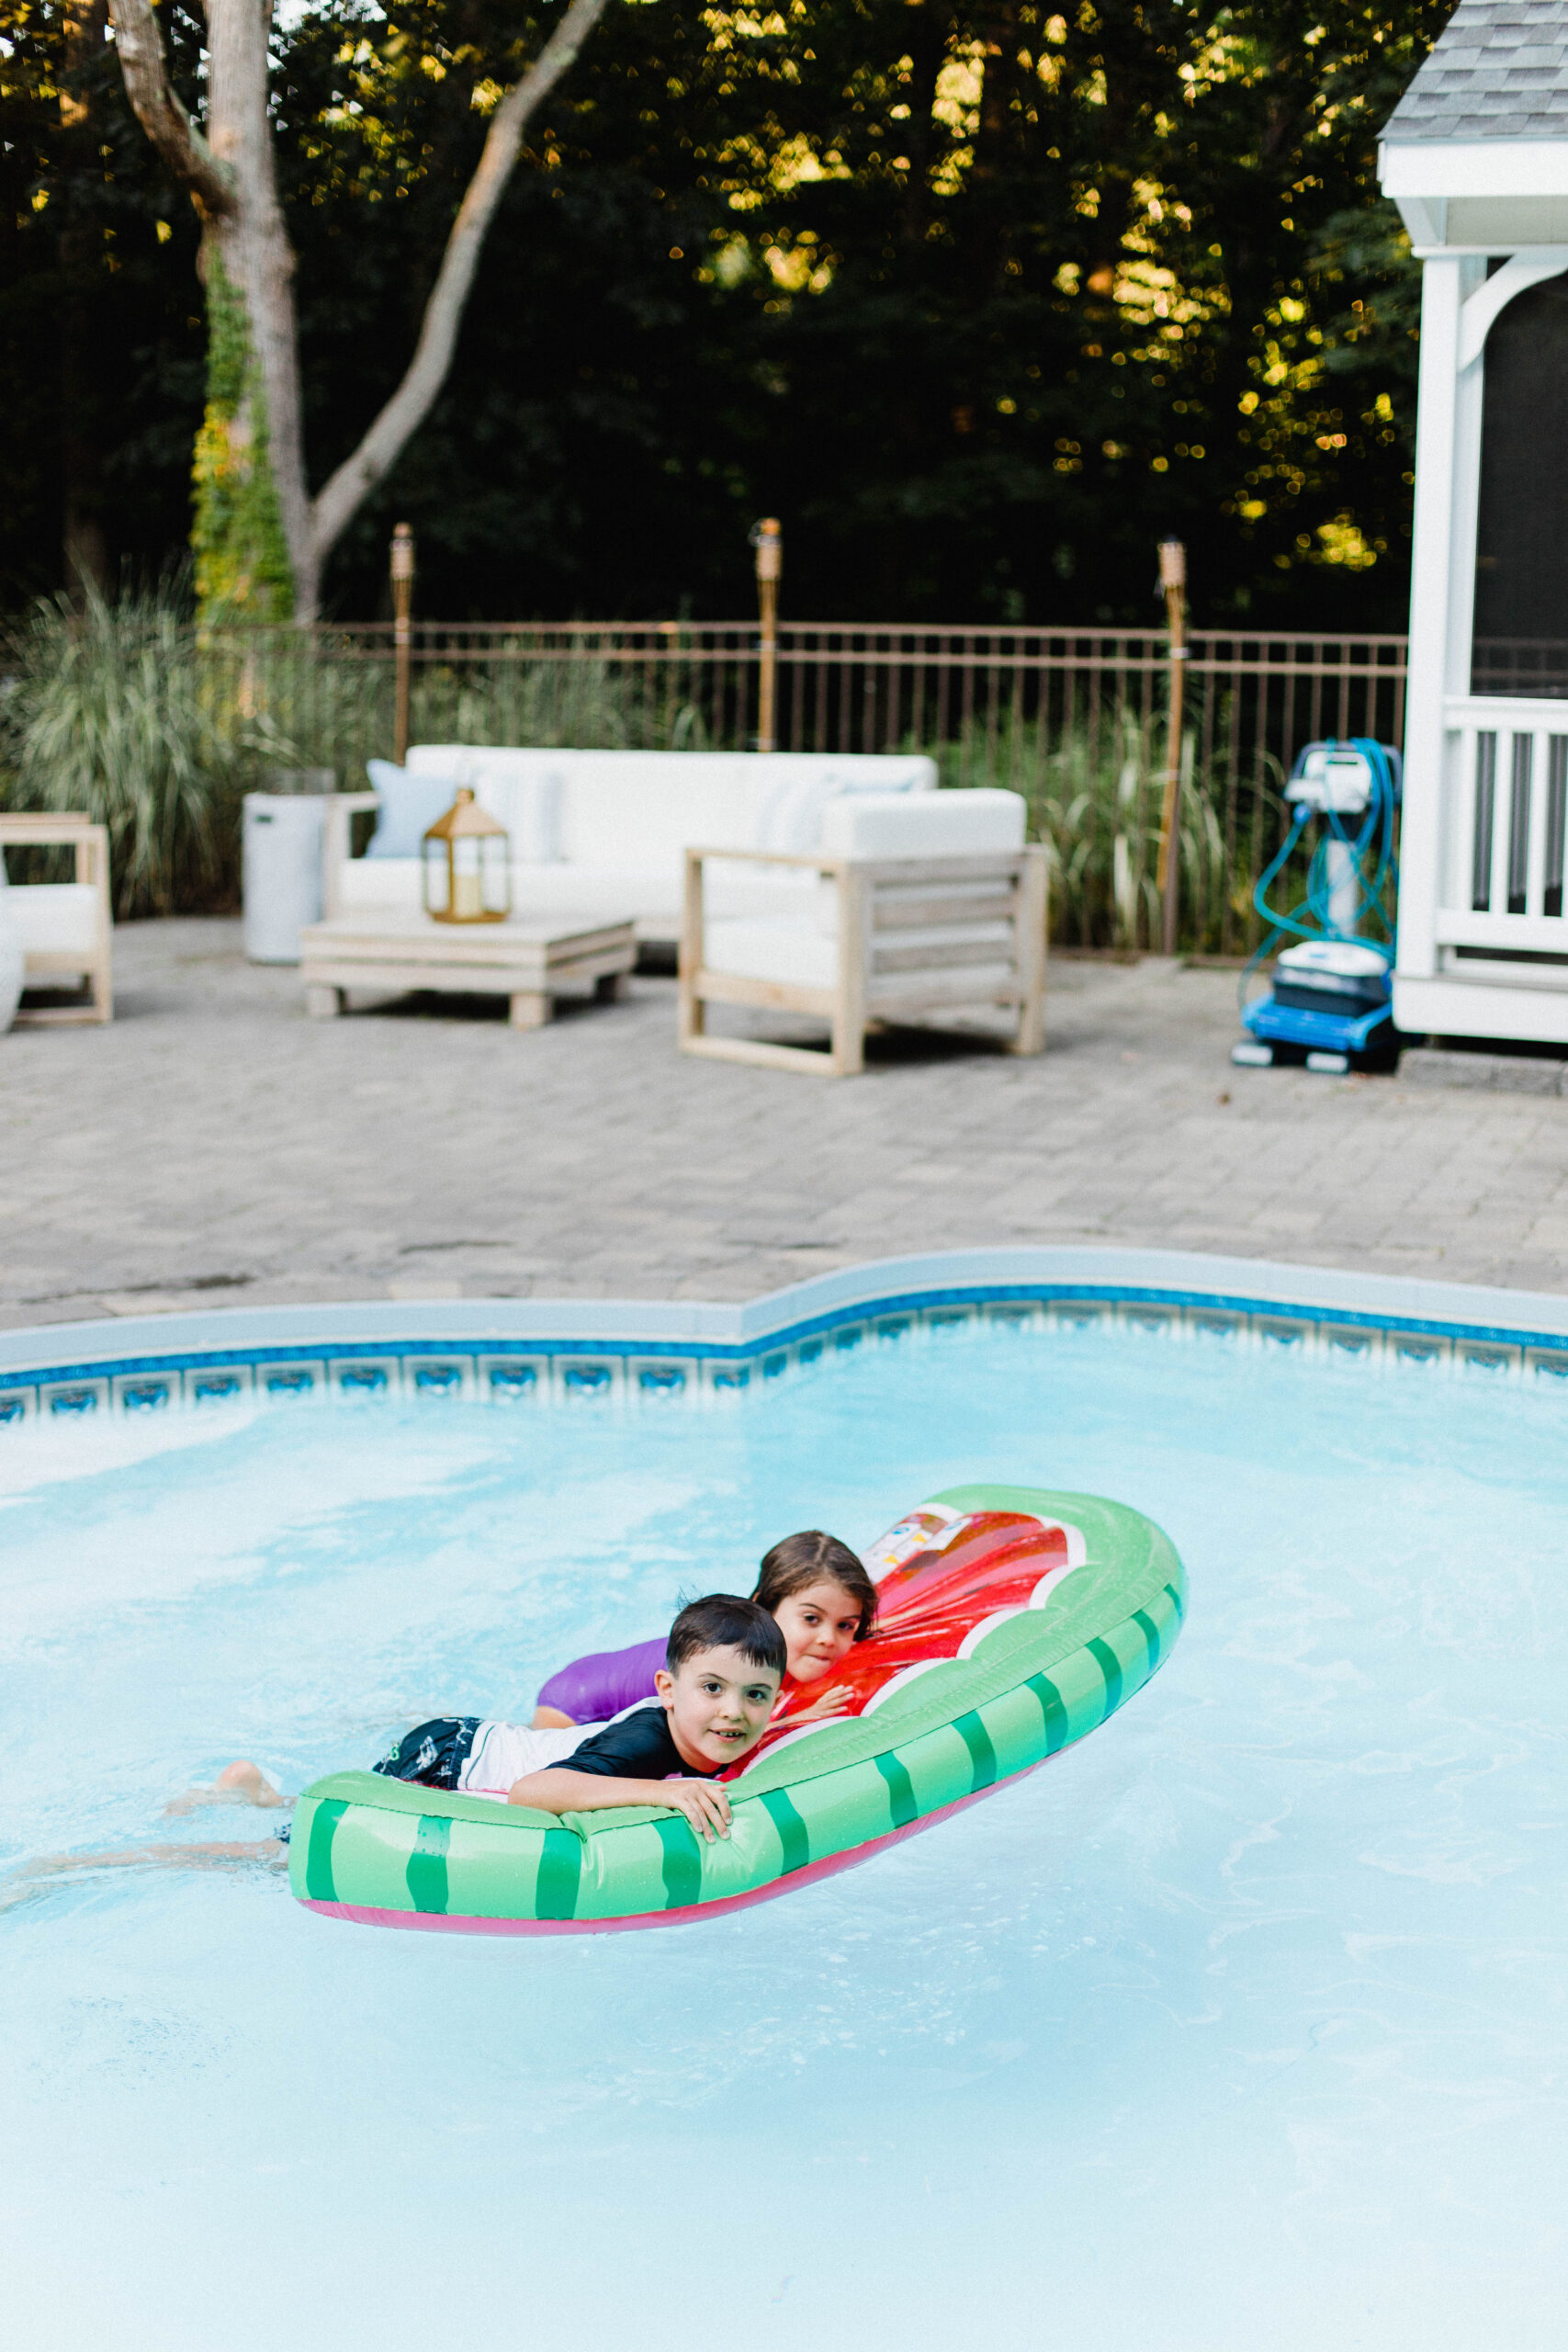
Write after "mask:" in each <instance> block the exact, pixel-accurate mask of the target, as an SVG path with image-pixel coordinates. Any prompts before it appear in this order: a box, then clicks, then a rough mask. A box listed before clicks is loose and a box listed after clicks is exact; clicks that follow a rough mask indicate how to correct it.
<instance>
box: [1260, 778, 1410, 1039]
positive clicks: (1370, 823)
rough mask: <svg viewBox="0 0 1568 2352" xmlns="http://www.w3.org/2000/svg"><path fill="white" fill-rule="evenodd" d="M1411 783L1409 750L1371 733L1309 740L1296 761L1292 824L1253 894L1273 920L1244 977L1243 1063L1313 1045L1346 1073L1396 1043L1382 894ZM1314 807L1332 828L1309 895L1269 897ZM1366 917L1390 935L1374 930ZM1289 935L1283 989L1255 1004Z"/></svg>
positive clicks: (1392, 870)
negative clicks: (1250, 994) (1256, 985)
mask: <svg viewBox="0 0 1568 2352" xmlns="http://www.w3.org/2000/svg"><path fill="white" fill-rule="evenodd" d="M1401 782H1402V775H1401V765H1400V757H1399V753H1398V752H1397V751H1395V750H1394V748H1393V745H1392V744H1390V743H1375V742H1373V741H1372V740H1371V737H1370V736H1367V735H1355V736H1352V737H1350V739H1349V740H1348V741H1338V742H1336V741H1329V742H1322V743H1309V744H1308V745H1307V746H1306V749H1305V750H1304V751H1303V752H1302V754H1301V756H1300V757H1299V759H1298V760H1297V762H1296V763H1295V766H1294V767H1293V768H1292V771H1291V780H1290V782H1289V784H1288V785H1287V786H1286V787H1285V797H1286V799H1287V801H1289V802H1290V804H1291V807H1292V818H1291V826H1290V831H1289V832H1288V833H1287V834H1286V836H1285V841H1284V844H1283V846H1282V848H1281V849H1280V854H1279V855H1278V857H1276V858H1275V859H1274V861H1273V863H1272V864H1271V865H1269V868H1268V869H1267V871H1266V872H1265V873H1264V875H1263V876H1262V878H1261V879H1260V880H1259V882H1258V888H1257V889H1256V890H1255V891H1254V893H1253V904H1254V905H1255V906H1256V907H1257V909H1258V913H1259V914H1260V915H1261V916H1262V917H1263V919H1264V921H1265V922H1267V923H1268V924H1269V926H1270V929H1269V934H1268V936H1267V938H1266V939H1265V940H1264V942H1263V944H1262V945H1261V947H1259V949H1258V953H1257V955H1256V956H1253V958H1252V960H1251V962H1250V963H1249V964H1248V965H1247V969H1246V970H1245V972H1243V974H1242V976H1241V989H1240V1002H1241V1020H1242V1026H1243V1028H1245V1029H1246V1030H1247V1032H1248V1033H1249V1034H1248V1035H1247V1039H1246V1040H1245V1042H1244V1043H1242V1044H1241V1045H1238V1046H1233V1047H1232V1049H1231V1059H1232V1061H1233V1062H1238V1063H1241V1064H1242V1065H1243V1066H1250V1067H1252V1068H1254V1069H1267V1067H1268V1066H1269V1063H1270V1062H1273V1061H1275V1060H1277V1059H1280V1058H1286V1059H1290V1060H1294V1059H1296V1058H1297V1057H1298V1056H1299V1055H1301V1054H1302V1053H1303V1052H1304V1054H1305V1057H1306V1065H1307V1068H1308V1069H1319V1070H1331V1071H1345V1070H1348V1069H1349V1068H1350V1065H1351V1062H1352V1060H1353V1059H1361V1060H1368V1059H1375V1058H1378V1057H1382V1056H1383V1055H1386V1054H1388V1053H1389V1052H1391V1051H1392V1049H1393V1044H1394V1031H1393V954H1394V940H1393V927H1392V925H1391V924H1390V922H1389V920H1388V917H1387V915H1386V913H1385V912H1384V910H1383V894H1384V891H1385V890H1386V889H1387V888H1389V887H1390V885H1391V884H1397V882H1398V878H1399V866H1398V862H1397V860H1396V858H1395V856H1394V852H1393V812H1394V810H1395V809H1396V808H1397V807H1398V805H1399V796H1400V788H1401ZM1314 817H1316V818H1321V819H1322V820H1323V821H1324V832H1323V838H1322V839H1321V841H1320V842H1318V844H1317V847H1316V849H1315V850H1314V852H1313V858H1312V864H1311V865H1310V866H1309V868H1308V870H1307V890H1306V897H1305V898H1304V899H1302V900H1301V901H1300V903H1299V904H1298V905H1296V906H1294V907H1292V908H1291V909H1290V910H1289V911H1288V912H1283V911H1281V910H1280V909H1279V908H1277V907H1272V906H1270V905H1269V889H1270V888H1271V887H1272V885H1273V884H1274V882H1275V881H1276V880H1277V879H1278V877H1279V876H1280V873H1281V872H1282V871H1283V869H1284V867H1285V865H1286V864H1287V863H1288V861H1289V859H1290V857H1291V854H1292V851H1293V850H1294V849H1295V848H1296V847H1297V845H1298V844H1299V842H1300V841H1301V838H1302V835H1303V832H1304V831H1305V829H1306V827H1307V825H1308V824H1309V823H1310V822H1311V820H1313V819H1314ZM1363 922H1366V923H1368V924H1370V925H1371V927H1372V929H1373V931H1374V932H1375V933H1382V936H1381V937H1378V936H1372V937H1368V936H1366V935H1365V934H1364V933H1363V932H1362V930H1361V925H1362V924H1363ZM1286 933H1294V934H1295V939H1296V944H1294V945H1293V946H1290V947H1286V948H1284V949H1282V950H1281V951H1280V957H1279V960H1278V962H1277V963H1276V965H1275V967H1274V984H1273V986H1272V988H1270V989H1267V990H1266V991H1265V992H1264V994H1262V995H1261V996H1257V997H1254V998H1253V999H1252V1000H1251V1001H1250V1002H1249V1001H1248V999H1247V987H1248V984H1249V982H1250V981H1251V978H1252V976H1253V974H1254V973H1255V972H1256V971H1257V969H1258V966H1259V965H1260V964H1261V963H1263V962H1264V960H1265V959H1266V957H1268V956H1271V955H1272V954H1273V952H1274V949H1275V947H1276V946H1277V945H1278V944H1279V942H1280V940H1281V939H1283V938H1284V937H1285V935H1286ZM1281 1046H1283V1047H1284V1048H1285V1054H1284V1056H1283V1057H1281V1056H1280V1052H1279V1048H1280V1047H1281Z"/></svg>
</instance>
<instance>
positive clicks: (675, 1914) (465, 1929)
mask: <svg viewBox="0 0 1568 2352" xmlns="http://www.w3.org/2000/svg"><path fill="white" fill-rule="evenodd" d="M1040 1760H1041V1763H1047V1762H1049V1760H1050V1759H1049V1758H1047V1757H1042V1758H1041V1759H1040ZM1038 1770H1040V1765H1039V1764H1026V1765H1025V1766H1024V1768H1023V1770H1022V1771H1021V1772H1010V1773H1009V1774H1008V1777H1007V1779H1006V1780H1005V1781H993V1783H992V1785H991V1787H990V1788H988V1789H976V1790H975V1791H974V1792H972V1793H971V1794H970V1795H969V1796H966V1797H954V1799H953V1803H952V1804H942V1805H938V1807H937V1809H936V1811H935V1812H934V1813H928V1814H925V1815H922V1816H921V1818H920V1819H919V1821H907V1822H906V1823H905V1824H904V1826H903V1827H902V1828H901V1829H889V1830H886V1831H885V1832H884V1834H883V1835H882V1836H881V1837H880V1838H869V1839H868V1840H867V1841H866V1843H865V1844H864V1845H863V1846H856V1847H855V1848H854V1849H852V1851H851V1852H850V1853H847V1854H829V1855H828V1856H827V1857H826V1859H825V1860H822V1861H820V1862H807V1865H806V1867H805V1869H804V1870H799V1871H789V1872H788V1873H787V1875H786V1876H785V1877H784V1878H776V1879H774V1881H773V1884H772V1885H771V1886H754V1887H751V1888H750V1889H749V1890H748V1891H747V1893H746V1894H721V1895H720V1896H719V1897H718V1898H717V1900H716V1902H713V1903H687V1904H684V1905H682V1907H681V1909H680V1910H678V1911H638V1912H636V1913H635V1914H634V1915H633V1916H632V1917H630V1918H626V1919H474V1918H449V1917H447V1916H446V1913H444V1912H437V1911H384V1910H381V1909H379V1908H378V1907H377V1906H376V1905H373V1904H367V1903H322V1902H320V1901H318V1900H317V1899H316V1898H315V1897H314V1896H311V1895H309V1894H303V1895H301V1896H300V1897H299V1900H300V1902H301V1903H302V1904H303V1905H304V1906H305V1908H306V1910H307V1911H321V1912H323V1913H324V1914H325V1915H326V1917H328V1918H329V1919H352V1920H354V1921H355V1923H356V1925H358V1926H359V1927H361V1928H426V1929H430V1930H433V1931H434V1933H435V1934H437V1935H447V1936H613V1935H618V1934H619V1933H620V1932H621V1931H622V1929H624V1928H686V1927H690V1926H691V1925H692V1924H693V1923H694V1921H696V1920H701V1919H716V1918H718V1917H720V1916H721V1914H723V1913H724V1912H727V1911H749V1910H750V1907H751V1905H752V1904H754V1903H771V1902H772V1901H773V1897H774V1896H775V1895H777V1894H791V1893H792V1892H793V1891H794V1889H795V1887H797V1886H805V1885H807V1884H808V1883H810V1882H811V1881H812V1880H813V1879H819V1878H833V1877H835V1876H836V1875H837V1873H838V1872H839V1871H851V1870H853V1869H854V1867H855V1865H856V1864H857V1863H858V1862H868V1861H869V1860H871V1858H872V1856H873V1854H880V1853H881V1852H882V1851H883V1849H884V1848H885V1847H888V1846H898V1845H902V1843H903V1841H904V1839H905V1838H914V1837H917V1836H918V1835H919V1832H920V1831H921V1830H922V1829H930V1828H931V1827H933V1826H934V1825H935V1824H936V1823H937V1822H939V1821H945V1820H947V1818H948V1816H949V1815H951V1814H954V1813H962V1812H963V1811H964V1808H965V1806H967V1805H972V1804H979V1803H980V1800H981V1799H982V1797H988V1796H994V1795H995V1794H996V1792H997V1790H998V1789H999V1788H1010V1787H1011V1786H1012V1785H1013V1783H1014V1782H1015V1781H1021V1780H1023V1779H1024V1778H1025V1777H1026V1776H1027V1774H1029V1773H1031V1772H1037V1771H1038Z"/></svg>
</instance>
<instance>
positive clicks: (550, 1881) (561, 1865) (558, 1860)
mask: <svg viewBox="0 0 1568 2352" xmlns="http://www.w3.org/2000/svg"><path fill="white" fill-rule="evenodd" d="M581 1876H582V1840H581V1838H580V1837H579V1836H578V1835H577V1832H576V1831H575V1830H574V1829H547V1830H546V1832H545V1840H544V1850H543V1851H542V1853H541V1854H540V1856H539V1876H538V1881H537V1883H536V1886H535V1889H534V1917H536V1919H572V1918H575V1917H576V1916H577V1888H578V1883H579V1881H580V1880H581Z"/></svg>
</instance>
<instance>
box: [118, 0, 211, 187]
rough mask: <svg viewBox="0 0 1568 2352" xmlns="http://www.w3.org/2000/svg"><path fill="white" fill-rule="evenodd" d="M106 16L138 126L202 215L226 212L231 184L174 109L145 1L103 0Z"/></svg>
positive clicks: (177, 105)
mask: <svg viewBox="0 0 1568 2352" xmlns="http://www.w3.org/2000/svg"><path fill="white" fill-rule="evenodd" d="M109 17H110V19H111V21H112V23H113V25H114V38H115V47H116V49H117V50H118V52H119V70H120V72H121V74H123V75H124V77H125V89H126V96H128V97H129V98H130V103H131V106H132V107H133V108H134V110H135V114H136V119H137V120H138V122H140V124H141V128H142V130H144V131H145V132H146V133H147V136H148V138H149V139H150V140H151V141H152V144H153V146H154V147H156V149H157V150H158V153H159V154H160V155H162V157H163V158H164V163H165V164H167V165H168V166H169V169H170V170H171V171H172V172H173V173H174V175H175V178H176V179H178V180H182V181H183V182H184V183H185V185H186V187H188V188H189V190H190V192H191V194H192V196H193V197H194V198H196V201H197V209H199V210H200V211H201V212H202V213H203V214H206V215H213V214H218V215H220V214H223V213H227V212H231V211H232V210H233V209H234V187H233V182H232V180H231V176H230V175H229V173H228V172H227V171H225V169H224V167H223V165H222V164H220V162H219V161H218V158H217V157H216V156H215V155H214V154H213V153H212V150H211V148H210V147H209V145H208V143H207V141H206V140H205V139H204V138H203V137H202V135H201V133H200V131H199V130H197V127H196V125H195V123H194V122H192V120H191V119H190V117H189V115H188V114H186V110H185V108H184V107H183V106H182V105H181V104H180V101H179V97H178V96H177V94H176V92H175V85H174V84H173V83H172V82H171V81H170V79H169V67H168V61H167V60H166V58H165V57H164V42H163V37H162V35H161V34H160V32H159V30H158V19H157V17H155V16H154V15H153V13H152V7H151V6H150V5H149V0H109Z"/></svg>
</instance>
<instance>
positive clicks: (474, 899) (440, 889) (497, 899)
mask: <svg viewBox="0 0 1568 2352" xmlns="http://www.w3.org/2000/svg"><path fill="white" fill-rule="evenodd" d="M423 851H424V856H423V881H424V911H425V913H426V914H427V915H431V916H434V920H435V921H436V922H505V921H506V918H507V916H508V915H509V914H510V913H511V912H512V861H511V859H510V858H509V856H508V855H507V847H506V828H505V826H504V825H501V824H498V823H497V822H496V820H495V819H494V818H493V817H492V816H491V814H490V812H489V810H488V809H481V808H480V807H479V803H478V801H477V800H476V799H475V798H474V796H473V794H472V793H471V792H470V791H469V790H468V786H467V785H465V786H463V787H462V788H461V790H460V791H459V792H458V795H457V799H456V800H454V802H453V803H452V806H451V807H450V809H447V811H446V815H445V816H444V817H437V819H436V820H435V822H434V825H432V827H431V828H430V831H428V832H427V833H426V835H425V837H424V842H423Z"/></svg>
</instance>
